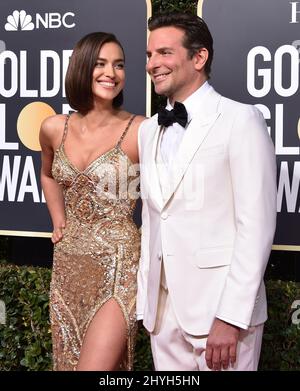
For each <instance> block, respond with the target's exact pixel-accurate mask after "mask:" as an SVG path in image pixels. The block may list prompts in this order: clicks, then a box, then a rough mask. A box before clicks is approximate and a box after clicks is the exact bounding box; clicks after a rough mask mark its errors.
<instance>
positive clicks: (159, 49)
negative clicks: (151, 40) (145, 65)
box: [146, 46, 173, 55]
mask: <svg viewBox="0 0 300 391" xmlns="http://www.w3.org/2000/svg"><path fill="white" fill-rule="evenodd" d="M165 50H173V49H172V48H171V47H168V46H162V47H161V48H158V49H156V50H154V51H155V52H159V53H160V52H164V51H165ZM146 53H147V55H149V54H151V53H152V52H150V51H149V50H147V52H146Z"/></svg>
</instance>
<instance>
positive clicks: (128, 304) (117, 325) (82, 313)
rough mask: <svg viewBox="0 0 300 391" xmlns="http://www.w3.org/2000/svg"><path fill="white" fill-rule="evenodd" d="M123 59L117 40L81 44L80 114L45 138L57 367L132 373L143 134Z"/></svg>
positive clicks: (50, 124)
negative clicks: (125, 104) (129, 98)
mask: <svg viewBox="0 0 300 391" xmlns="http://www.w3.org/2000/svg"><path fill="white" fill-rule="evenodd" d="M124 82H125V71H124V52H123V49H122V46H121V44H120V43H119V42H118V40H117V39H116V37H115V36H114V35H112V34H107V33H102V32H96V33H92V34H89V35H87V36H85V37H84V38H82V39H81V40H80V41H79V42H78V43H77V45H76V47H75V49H74V51H73V54H72V57H71V59H70V63H69V67H68V71H67V75H66V95H67V99H68V102H69V104H70V106H71V107H72V108H73V109H75V110H77V112H74V113H73V114H72V115H67V116H65V115H55V116H53V117H49V118H47V119H46V120H45V121H44V122H43V124H42V126H41V131H40V143H41V147H42V170H41V181H42V186H43V190H44V193H45V197H46V201H47V205H48V208H49V212H50V215H51V218H52V222H53V234H52V242H53V243H54V244H55V247H54V262H53V272H52V281H51V292H50V317H51V326H52V335H53V361H54V369H56V370H76V369H77V370H98V371H101V370H102V371H104V370H115V369H121V368H123V369H128V370H131V369H132V365H133V347H134V338H135V332H136V315H135V296H136V273H137V267H138V260H139V252H140V237H139V233H138V230H137V227H136V226H135V224H134V222H133V219H132V215H133V210H134V207H135V203H136V199H137V186H138V179H139V178H138V170H137V169H136V167H135V166H134V165H135V164H136V163H138V148H137V132H138V127H139V124H140V122H141V121H142V120H143V117H141V116H135V115H132V114H130V113H128V112H126V111H124V110H123V109H122V108H121V104H122V101H123V95H122V90H123V87H124Z"/></svg>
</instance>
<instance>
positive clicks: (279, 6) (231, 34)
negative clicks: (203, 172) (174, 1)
mask: <svg viewBox="0 0 300 391" xmlns="http://www.w3.org/2000/svg"><path fill="white" fill-rule="evenodd" d="M198 14H199V15H200V16H202V17H203V18H204V20H205V21H206V22H207V24H208V26H209V28H210V31H211V33H212V35H213V38H214V49H215V57H214V61H213V67H212V79H211V83H212V84H213V85H214V87H215V88H216V89H217V91H218V92H220V93H221V94H223V95H225V96H227V97H229V98H232V99H235V100H238V101H241V102H244V103H251V104H254V105H256V106H257V107H258V108H259V109H260V110H261V111H262V113H263V115H264V117H265V119H266V122H267V125H268V131H269V132H270V134H271V136H272V139H273V142H274V145H275V151H276V156H277V167H278V195H277V212H278V215H277V216H278V217H277V230H276V235H275V240H274V247H273V248H274V249H285V250H298V251H299V250H300V235H299V227H300V215H299V212H300V197H299V193H300V161H299V154H300V147H299V146H300V143H299V137H300V119H299V118H300V93H299V91H300V86H299V58H300V56H299V53H300V1H290V0H276V1H274V0H263V1H261V0H251V1H248V0H202V1H199V3H198Z"/></svg>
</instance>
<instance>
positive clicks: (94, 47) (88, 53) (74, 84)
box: [65, 32, 124, 115]
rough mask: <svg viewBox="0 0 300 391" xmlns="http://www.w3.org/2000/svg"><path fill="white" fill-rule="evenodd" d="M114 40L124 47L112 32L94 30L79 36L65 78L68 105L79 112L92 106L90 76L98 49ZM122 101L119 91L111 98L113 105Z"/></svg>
mask: <svg viewBox="0 0 300 391" xmlns="http://www.w3.org/2000/svg"><path fill="white" fill-rule="evenodd" d="M109 42H114V43H116V44H117V45H119V46H120V48H121V49H122V51H123V54H124V49H123V47H122V45H121V44H120V42H119V41H118V40H117V38H116V37H115V35H114V34H110V33H104V32H95V33H91V34H88V35H86V36H84V37H83V38H81V40H80V41H79V42H78V43H77V44H76V46H75V48H74V50H73V53H72V56H71V58H70V62H69V66H68V70H67V74H66V79H65V89H66V97H67V100H68V102H69V104H70V106H71V107H72V108H73V109H74V110H77V111H79V112H80V113H81V114H83V115H84V114H86V113H88V112H89V111H90V110H91V109H92V108H93V92H92V78H93V71H94V68H95V65H96V62H97V59H98V55H99V51H100V49H101V47H102V46H103V45H104V44H105V43H109ZM122 103H123V92H122V91H121V92H120V93H119V94H118V95H117V96H116V97H115V98H114V100H113V106H114V107H120V106H121V105H122Z"/></svg>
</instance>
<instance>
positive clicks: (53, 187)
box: [40, 117, 66, 243]
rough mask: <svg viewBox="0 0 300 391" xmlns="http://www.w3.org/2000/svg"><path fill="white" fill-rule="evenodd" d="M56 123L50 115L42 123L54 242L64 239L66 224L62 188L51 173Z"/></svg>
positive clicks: (45, 182)
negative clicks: (63, 230)
mask: <svg viewBox="0 0 300 391" xmlns="http://www.w3.org/2000/svg"><path fill="white" fill-rule="evenodd" d="M59 122H60V121H59ZM55 125H57V121H56V119H55V117H50V118H47V119H46V120H45V121H44V122H43V123H42V125H41V130H40V144H41V148H42V153H41V158H42V168H41V183H42V188H43V191H44V195H45V198H46V202H47V207H48V210H49V213H50V216H51V219H52V224H53V234H52V242H53V243H57V242H59V241H60V240H61V239H62V237H63V232H62V229H63V228H64V227H65V224H66V217H65V206H64V198H63V192H62V188H61V186H60V185H59V184H58V183H57V182H56V181H55V179H54V178H53V177H52V173H51V169H52V162H53V156H54V137H55V135H56V132H55V128H56V129H57V127H55Z"/></svg>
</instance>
